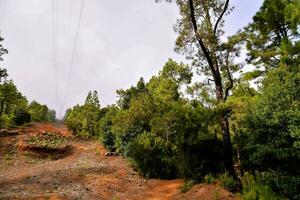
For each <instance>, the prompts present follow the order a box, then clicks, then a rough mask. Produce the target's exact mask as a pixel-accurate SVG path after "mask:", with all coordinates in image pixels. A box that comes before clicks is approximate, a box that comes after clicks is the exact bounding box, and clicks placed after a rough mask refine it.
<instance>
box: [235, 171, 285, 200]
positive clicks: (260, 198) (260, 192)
mask: <svg viewBox="0 0 300 200" xmlns="http://www.w3.org/2000/svg"><path fill="white" fill-rule="evenodd" d="M242 185H243V189H242V192H241V194H240V195H239V196H240V197H241V198H242V199H244V200H280V199H283V198H280V197H278V196H277V195H276V194H275V193H274V192H273V191H272V190H271V189H270V187H268V186H267V185H263V184H262V183H261V182H260V181H259V180H255V178H254V176H253V175H250V174H248V173H247V174H245V175H244V176H243V179H242Z"/></svg>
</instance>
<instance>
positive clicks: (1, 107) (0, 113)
mask: <svg viewBox="0 0 300 200" xmlns="http://www.w3.org/2000/svg"><path fill="white" fill-rule="evenodd" d="M3 108H4V98H3V99H2V101H1V105H0V116H2V113H3Z"/></svg>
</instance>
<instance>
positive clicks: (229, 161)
mask: <svg viewBox="0 0 300 200" xmlns="http://www.w3.org/2000/svg"><path fill="white" fill-rule="evenodd" d="M217 74H218V75H219V76H217V77H216V79H215V80H216V81H215V83H216V97H217V100H218V102H219V103H222V102H225V99H224V94H223V88H222V81H221V76H220V74H219V73H217ZM220 126H221V129H222V137H223V143H224V148H225V149H224V153H225V167H226V169H227V170H228V173H229V174H230V175H231V176H233V177H236V173H235V170H234V166H233V153H232V144H231V139H230V132H229V122H228V118H227V116H226V113H225V114H222V116H221V120H220Z"/></svg>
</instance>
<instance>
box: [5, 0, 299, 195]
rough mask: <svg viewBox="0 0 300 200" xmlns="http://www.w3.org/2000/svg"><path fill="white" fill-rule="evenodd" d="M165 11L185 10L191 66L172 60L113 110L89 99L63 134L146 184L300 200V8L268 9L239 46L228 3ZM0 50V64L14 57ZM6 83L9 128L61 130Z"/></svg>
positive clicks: (183, 33)
mask: <svg viewBox="0 0 300 200" xmlns="http://www.w3.org/2000/svg"><path fill="white" fill-rule="evenodd" d="M153 3H155V2H153ZM157 3H160V4H163V3H165V4H168V3H176V4H177V6H178V8H179V10H180V15H179V16H178V20H177V24H175V25H174V30H175V32H176V34H177V39H176V41H174V43H175V46H174V50H175V51H176V52H177V53H179V54H181V55H184V56H185V57H186V62H177V61H175V60H174V59H172V58H169V59H168V60H167V61H166V63H165V64H164V65H163V66H161V70H160V71H159V73H158V74H156V75H153V76H152V77H151V78H150V79H149V80H145V79H144V78H143V77H141V78H140V80H139V81H138V82H137V83H133V85H132V86H131V87H130V88H125V89H119V90H117V91H116V93H117V96H118V98H117V101H116V103H115V104H112V105H107V106H104V107H103V106H101V105H100V101H99V96H100V98H101V91H99V94H98V92H97V91H90V92H89V93H88V94H87V97H86V100H85V102H84V103H83V104H78V105H75V106H74V107H72V108H69V109H68V110H67V111H66V113H65V116H64V124H65V125H66V126H67V128H68V129H69V130H70V131H72V133H73V134H74V135H76V136H78V137H80V138H86V139H87V138H89V139H93V140H97V141H99V142H101V143H102V144H103V145H104V146H105V148H106V149H107V150H108V151H109V152H114V153H116V154H118V155H121V156H123V157H124V158H125V159H127V160H128V161H129V162H130V163H131V165H132V166H133V167H134V168H135V169H136V170H137V171H138V173H139V174H140V175H141V176H143V177H145V178H159V179H176V178H183V179H184V180H186V185H187V187H189V186H188V185H193V184H197V183H212V182H215V181H218V180H220V181H222V182H223V185H224V187H225V188H226V189H228V190H229V191H232V192H234V193H238V194H239V195H240V197H241V199H248V200H254V199H295V200H296V199H300V195H299V191H300V167H299V166H300V40H299V39H300V36H299V34H300V32H299V31H300V1H299V0H264V1H263V4H262V6H261V8H260V9H259V11H257V13H256V14H255V15H254V16H253V19H252V22H251V23H249V24H248V25H247V26H246V27H244V28H243V29H242V30H240V31H238V32H237V33H236V34H234V35H231V36H227V35H226V32H225V31H224V29H223V27H224V23H225V21H224V20H225V17H226V16H227V15H230V14H231V12H234V9H233V8H232V7H231V5H230V2H229V0H224V1H221V0H213V1H206V0H205V1H198V0H177V1H176V2H172V1H167V2H163V1H159V2H157ZM171 28H172V27H170V29H171ZM225 35H226V37H225ZM1 40H2V38H1ZM0 48H1V51H0V58H1V57H2V55H4V54H6V53H8V51H7V50H6V49H5V48H4V47H3V46H2V45H1V46H0ZM243 54H246V55H245V56H243ZM239 58H243V60H242V61H240V59H239ZM249 66H252V67H249ZM250 68H251V70H250ZM0 73H1V74H0V97H1V98H0V100H1V102H0V125H1V127H2V128H3V127H5V126H11V125H22V124H25V123H29V122H31V121H32V122H41V121H48V122H53V121H55V111H54V110H51V109H49V108H48V107H47V106H46V105H42V104H40V103H38V102H36V101H32V102H31V103H29V102H28V100H27V99H26V97H25V96H23V95H22V94H21V93H20V92H19V91H18V89H17V87H16V85H15V84H14V82H13V81H12V80H10V79H9V77H8V72H7V70H6V69H4V68H1V71H0ZM195 77H200V78H198V79H197V78H195Z"/></svg>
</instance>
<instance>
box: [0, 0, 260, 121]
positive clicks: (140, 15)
mask: <svg viewBox="0 0 300 200" xmlns="http://www.w3.org/2000/svg"><path fill="white" fill-rule="evenodd" d="M52 1H55V2H56V32H55V36H56V42H55V44H56V48H55V53H56V56H55V61H56V63H57V65H56V66H57V67H56V70H55V67H54V64H53V63H54V62H53V23H52V22H53V20H52V19H53V9H52V3H53V2H52ZM81 1H82V0H0V31H1V36H2V37H4V38H5V41H4V42H3V45H4V46H5V47H6V48H7V49H8V50H9V54H8V55H6V56H4V59H5V60H4V62H2V63H0V66H1V67H5V68H7V69H8V72H9V75H10V78H12V79H14V81H15V83H16V85H17V86H18V88H19V90H20V91H21V92H22V93H23V94H24V95H25V96H27V97H28V99H29V100H33V99H36V100H37V101H39V102H41V103H43V104H47V105H48V106H49V107H50V108H53V109H55V110H56V111H57V112H58V114H59V110H60V109H59V107H60V106H61V105H62V111H63V112H64V110H65V109H66V108H68V107H70V106H73V105H74V104H77V103H82V102H83V101H84V99H85V97H86V95H87V93H88V91H89V90H97V91H98V92H99V97H100V103H101V105H106V104H112V103H114V102H115V100H116V93H115V91H116V90H117V89H120V88H128V87H129V86H130V85H133V84H135V83H136V82H137V80H138V79H139V78H140V77H141V76H143V77H144V78H145V79H146V80H148V79H149V78H150V77H151V76H152V75H155V74H157V72H158V71H159V70H160V69H161V67H162V66H163V64H164V63H165V62H166V61H167V59H168V58H173V59H175V60H178V61H180V60H184V58H183V57H182V56H179V55H177V54H176V53H174V51H173V48H174V42H175V39H176V34H175V33H174V32H173V25H174V24H175V22H176V18H177V17H178V10H177V7H176V5H175V4H169V3H154V2H155V1H154V0H85V6H84V10H83V15H82V21H81V28H80V30H79V37H78V43H77V48H76V52H75V57H74V65H73V69H72V71H71V76H70V84H69V90H68V93H67V96H66V99H65V100H64V95H65V94H66V85H67V76H68V75H67V74H68V70H69V68H70V62H71V55H72V50H73V44H74V40H75V32H76V27H77V24H78V18H79V11H80V5H81ZM261 4H262V0H232V1H231V5H233V6H235V10H234V12H233V13H232V14H231V15H230V16H227V17H226V20H227V21H226V26H225V30H226V31H227V33H230V34H233V33H235V32H236V31H237V30H238V29H240V28H242V27H243V26H245V25H246V24H247V23H249V22H250V21H251V18H252V16H253V15H254V14H255V12H256V11H257V10H258V9H259V7H260V5H261ZM55 71H56V72H55ZM55 83H56V85H57V94H58V95H56V89H55ZM56 96H57V98H56ZM61 115H63V113H62V114H61ZM58 117H61V116H58Z"/></svg>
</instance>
